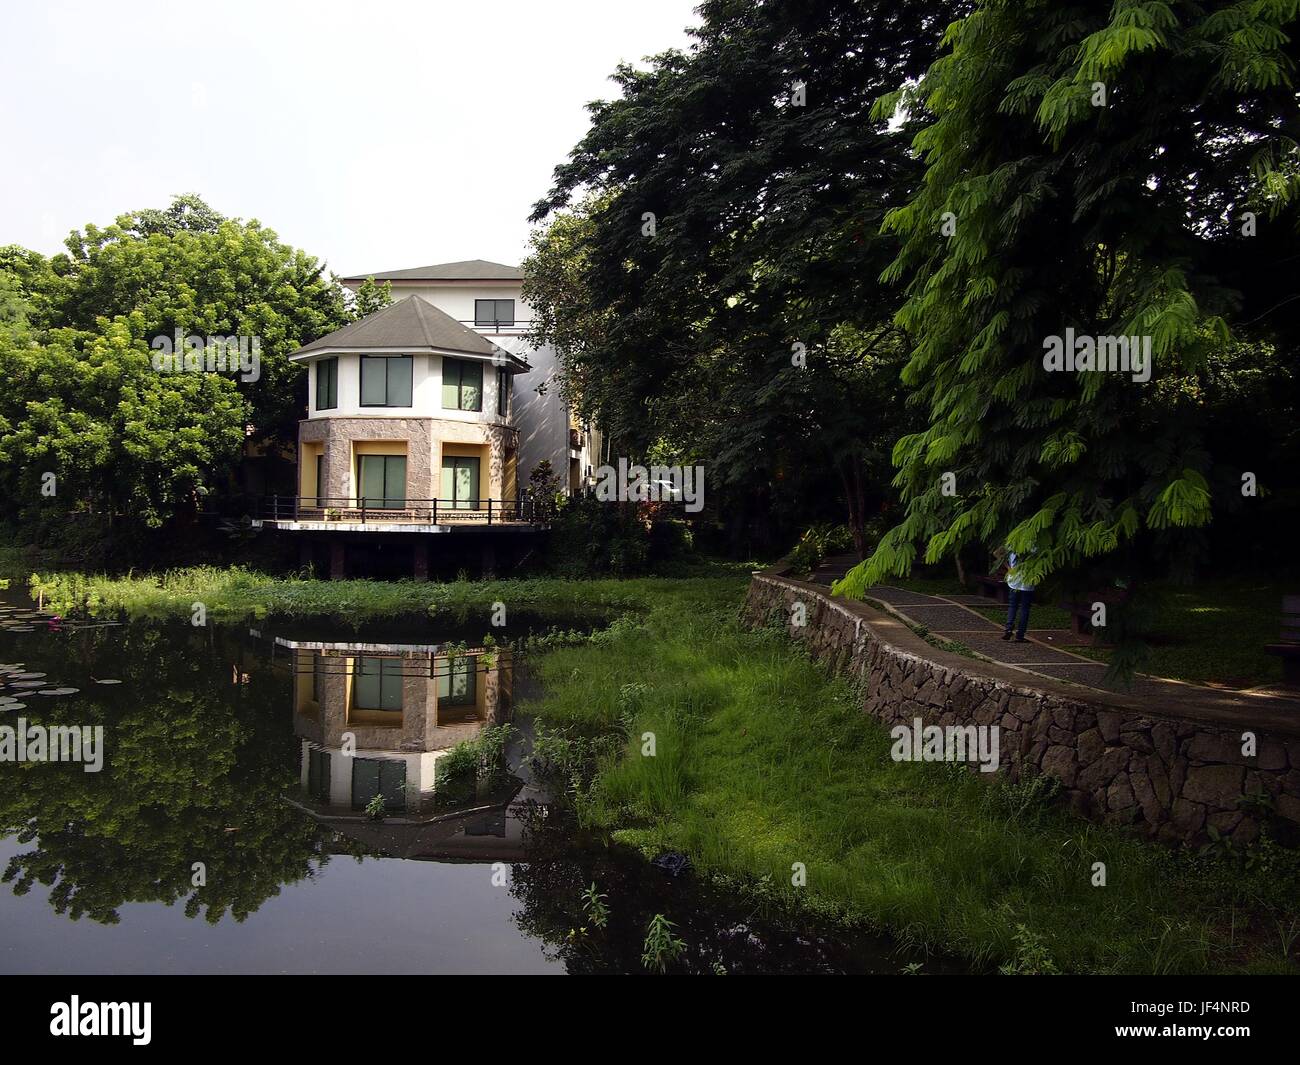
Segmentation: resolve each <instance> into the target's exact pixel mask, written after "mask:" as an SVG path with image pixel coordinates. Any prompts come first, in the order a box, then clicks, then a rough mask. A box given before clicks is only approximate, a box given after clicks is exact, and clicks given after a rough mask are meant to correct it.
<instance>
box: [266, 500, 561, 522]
mask: <svg viewBox="0 0 1300 1065" xmlns="http://www.w3.org/2000/svg"><path fill="white" fill-rule="evenodd" d="M534 510H535V508H534V505H533V503H532V501H531V500H520V499H488V498H486V497H483V498H475V499H385V498H382V497H379V496H360V497H357V498H352V497H350V496H349V497H343V496H281V495H273V496H268V497H266V499H265V500H264V504H263V507H262V516H263V517H264V518H266V519H267V520H269V521H327V522H328V521H338V522H360V523H362V524H365V523H366V522H374V521H385V522H420V523H427V524H429V525H460V524H465V525H501V524H505V523H507V522H528V523H534V522H535V521H536V520H537V519H536V517H535V514H534Z"/></svg>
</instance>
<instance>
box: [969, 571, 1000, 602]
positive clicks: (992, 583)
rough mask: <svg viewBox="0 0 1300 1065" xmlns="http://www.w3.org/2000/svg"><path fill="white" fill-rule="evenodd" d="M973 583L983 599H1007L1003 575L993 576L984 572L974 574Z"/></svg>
mask: <svg viewBox="0 0 1300 1065" xmlns="http://www.w3.org/2000/svg"><path fill="white" fill-rule="evenodd" d="M975 585H976V587H977V588H978V589H979V593H980V595H982V596H983V597H984V598H985V599H996V600H997V601H998V602H999V603H1005V602H1006V601H1007V582H1006V579H1005V578H1003V577H993V576H990V575H989V574H986V573H978V574H976V575H975Z"/></svg>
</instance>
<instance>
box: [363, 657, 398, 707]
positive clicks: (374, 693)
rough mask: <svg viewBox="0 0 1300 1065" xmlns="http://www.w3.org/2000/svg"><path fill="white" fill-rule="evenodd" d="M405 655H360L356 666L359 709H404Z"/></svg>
mask: <svg viewBox="0 0 1300 1065" xmlns="http://www.w3.org/2000/svg"><path fill="white" fill-rule="evenodd" d="M402 676H403V670H402V659H400V658H358V659H357V660H356V665H355V666H353V668H352V707H353V709H355V710H401V709H402Z"/></svg>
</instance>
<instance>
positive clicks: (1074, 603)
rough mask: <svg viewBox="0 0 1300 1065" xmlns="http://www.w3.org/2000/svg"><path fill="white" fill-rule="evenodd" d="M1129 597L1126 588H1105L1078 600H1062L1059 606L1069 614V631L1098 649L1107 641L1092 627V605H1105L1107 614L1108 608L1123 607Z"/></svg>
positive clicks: (1103, 634) (1101, 633)
mask: <svg viewBox="0 0 1300 1065" xmlns="http://www.w3.org/2000/svg"><path fill="white" fill-rule="evenodd" d="M1129 595H1130V592H1129V590H1128V589H1127V588H1107V589H1106V590H1105V591H1103V592H1092V593H1091V594H1089V595H1088V596H1086V597H1085V598H1083V599H1080V600H1063V601H1062V602H1061V604H1060V606H1061V609H1062V610H1066V611H1068V612H1069V614H1070V631H1071V632H1073V633H1074V634H1075V635H1076V636H1084V637H1087V638H1088V643H1089V644H1090V645H1091V646H1093V647H1100V646H1101V645H1102V644H1104V643H1107V642H1108V641H1107V639H1106V635H1105V633H1104V632H1100V631H1098V630H1096V629H1094V628H1093V627H1092V608H1093V604H1094V603H1105V604H1106V607H1107V614H1109V613H1110V610H1109V608H1110V607H1112V606H1123V605H1124V604H1125V603H1127V602H1128V600H1129Z"/></svg>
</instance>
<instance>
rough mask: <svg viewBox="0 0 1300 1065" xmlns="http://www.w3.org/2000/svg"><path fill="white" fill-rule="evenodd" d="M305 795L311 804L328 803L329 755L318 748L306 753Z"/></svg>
mask: <svg viewBox="0 0 1300 1065" xmlns="http://www.w3.org/2000/svg"><path fill="white" fill-rule="evenodd" d="M307 795H308V797H309V798H310V799H311V800H312V801H313V802H329V801H330V753H329V751H323V750H321V749H320V748H319V747H312V748H311V749H310V750H309V751H308V755H307Z"/></svg>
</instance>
